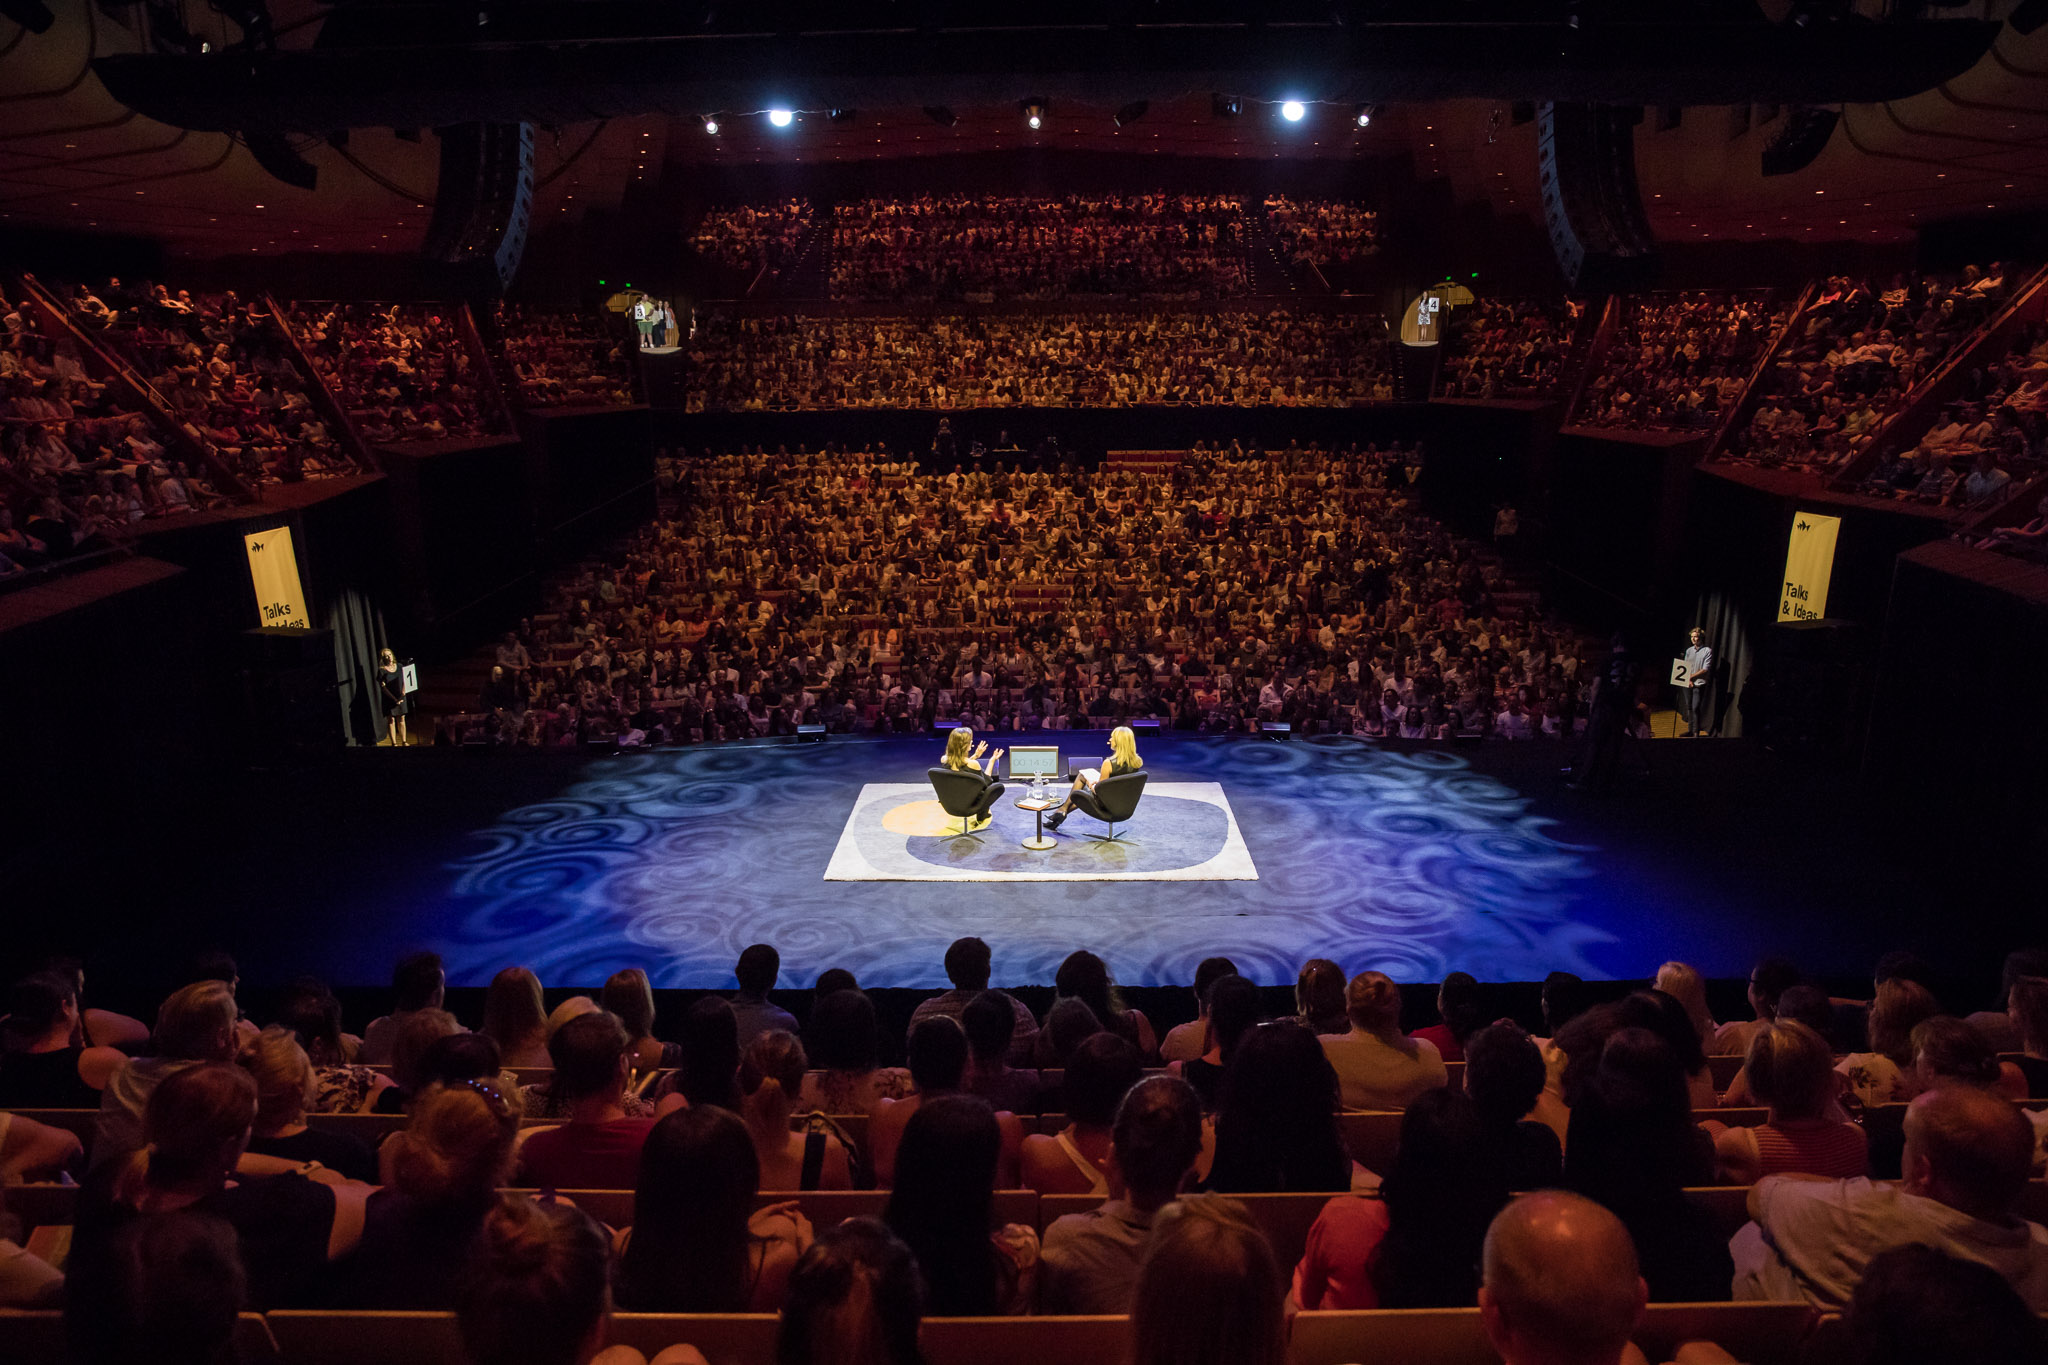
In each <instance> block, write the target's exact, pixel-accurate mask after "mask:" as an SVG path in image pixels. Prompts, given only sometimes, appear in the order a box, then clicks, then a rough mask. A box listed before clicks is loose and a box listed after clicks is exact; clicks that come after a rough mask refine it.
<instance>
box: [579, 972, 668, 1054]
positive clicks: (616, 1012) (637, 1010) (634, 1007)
mask: <svg viewBox="0 0 2048 1365" xmlns="http://www.w3.org/2000/svg"><path fill="white" fill-rule="evenodd" d="M597 1003H598V1006H599V1007H600V1008H602V1009H604V1010H606V1011H608V1012H610V1013H611V1014H612V1016H613V1017H615V1018H616V1019H617V1020H618V1021H619V1023H621V1024H622V1025H624V1026H625V1029H626V1038H627V1040H628V1045H629V1047H630V1049H631V1053H630V1055H631V1056H632V1058H633V1069H634V1070H635V1071H654V1070H657V1069H659V1068H661V1067H664V1066H673V1065H675V1064H676V1061H677V1059H678V1058H679V1056H680V1054H681V1051H682V1049H680V1048H672V1047H670V1046H669V1045H668V1044H666V1043H663V1042H662V1041H661V1040H660V1039H659V1038H656V1037H655V1036H654V987H653V986H652V985H651V984H650V983H649V982H648V980H647V973H646V972H644V971H642V970H641V969H640V968H638V967H624V968H621V969H620V970H618V971H616V972H613V973H612V974H611V975H610V976H609V977H607V978H606V979H605V983H604V990H603V991H602V992H601V993H600V994H599V996H598V1002H597Z"/></svg>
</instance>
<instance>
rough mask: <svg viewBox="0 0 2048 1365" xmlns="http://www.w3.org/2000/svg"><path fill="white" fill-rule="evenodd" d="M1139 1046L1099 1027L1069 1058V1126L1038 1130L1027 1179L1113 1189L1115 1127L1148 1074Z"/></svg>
mask: <svg viewBox="0 0 2048 1365" xmlns="http://www.w3.org/2000/svg"><path fill="white" fill-rule="evenodd" d="M1144 1074H1145V1073H1144V1066H1143V1059H1142V1058H1141V1057H1139V1056H1138V1049H1137V1048H1135V1047H1133V1046H1131V1045H1130V1044H1129V1043H1128V1042H1126V1041H1124V1040H1123V1039H1122V1038H1119V1037H1117V1036H1116V1035H1115V1034H1114V1033H1109V1032H1103V1033H1098V1034H1096V1035H1095V1036H1094V1037H1092V1038H1090V1039H1088V1040H1087V1041H1086V1042H1084V1043H1082V1044H1081V1046H1080V1047H1078V1048H1076V1049H1075V1050H1074V1055H1073V1056H1072V1057H1071V1058H1069V1059H1068V1061H1067V1071H1066V1081H1065V1084H1064V1086H1063V1093H1062V1098H1063V1100H1064V1102H1065V1104H1066V1108H1067V1118H1068V1123H1067V1126H1066V1127H1065V1128H1064V1129H1062V1130H1061V1131H1060V1132H1058V1133H1056V1134H1050V1135H1048V1134H1044V1133H1034V1134H1032V1135H1030V1136H1029V1137H1026V1138H1025V1139H1024V1144H1023V1147H1022V1149H1021V1151H1020V1153H1019V1155H1020V1157H1021V1165H1022V1172H1023V1183H1024V1185H1025V1186H1026V1187H1027V1188H1029V1189H1034V1190H1037V1191H1038V1192H1039V1193H1040V1194H1097V1195H1103V1196H1105V1197H1106V1196H1107V1195H1108V1194H1109V1148H1110V1131H1111V1129H1112V1127H1113V1126H1114V1125H1115V1123H1116V1111H1117V1106H1118V1105H1120V1104H1122V1103H1123V1098H1124V1093H1125V1092H1126V1091H1128V1090H1129V1089H1130V1088H1131V1087H1132V1086H1134V1085H1136V1084H1137V1083H1138V1081H1139V1080H1140V1079H1141V1078H1142V1077H1143V1076H1144Z"/></svg>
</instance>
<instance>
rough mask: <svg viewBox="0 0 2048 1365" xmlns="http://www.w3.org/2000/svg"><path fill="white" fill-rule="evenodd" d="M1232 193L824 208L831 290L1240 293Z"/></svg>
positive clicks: (957, 199)
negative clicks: (829, 227)
mask: <svg viewBox="0 0 2048 1365" xmlns="http://www.w3.org/2000/svg"><path fill="white" fill-rule="evenodd" d="M1245 226H1246V225H1245V205H1244V200H1243V199H1241V198H1238V197H1236V196H1233V195H1192V194H1165V193H1152V194H1133V195H1079V194H1075V195H1068V196H1066V197H1065V198H1063V199H1040V198H1030V197H1024V196H986V195H956V196H946V197H935V196H931V195H926V196H923V197H921V198H917V199H907V200H905V199H864V200H860V201H858V202H854V203H845V204H837V205H835V206H834V207H833V209H832V266H831V276H830V278H831V288H832V297H834V298H846V299H900V298H937V299H947V300H968V301H974V302H986V301H990V300H994V299H1062V298H1068V297H1072V296H1076V295H1108V294H1123V295H1134V296H1146V297H1155V298H1156V297H1169V298H1226V297H1230V296H1232V295H1241V294H1245V293H1248V292H1250V287H1251V284H1250V272H1249V271H1248V270H1247V269H1246V267H1245V260H1244V249H1245Z"/></svg>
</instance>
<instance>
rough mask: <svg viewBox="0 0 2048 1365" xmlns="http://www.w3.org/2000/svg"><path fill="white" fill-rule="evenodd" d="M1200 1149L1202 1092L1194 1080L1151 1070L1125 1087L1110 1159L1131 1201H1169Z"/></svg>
mask: <svg viewBox="0 0 2048 1365" xmlns="http://www.w3.org/2000/svg"><path fill="white" fill-rule="evenodd" d="M1201 1154H1202V1097H1201V1096H1200V1095H1198V1094H1196V1093H1195V1088H1194V1087H1193V1086H1191V1085H1189V1084H1188V1083H1187V1082H1186V1081H1184V1080H1182V1079H1181V1078H1180V1077H1178V1076H1147V1077H1145V1078H1144V1079H1143V1080H1140V1081H1139V1082H1138V1083H1137V1084H1136V1085H1133V1086H1132V1087H1131V1088H1130V1089H1129V1090H1127V1091H1125V1092H1124V1097H1123V1100H1122V1102H1121V1103H1119V1104H1118V1105H1117V1108H1116V1118H1115V1121H1114V1123H1113V1125H1112V1127H1111V1129H1110V1160H1111V1161H1112V1162H1113V1163H1114V1164H1115V1167H1116V1170H1117V1172H1118V1173H1119V1174H1120V1175H1121V1176H1122V1178H1123V1182H1124V1187H1125V1194H1126V1197H1127V1198H1128V1199H1129V1200H1130V1202H1131V1203H1133V1204H1135V1205H1137V1206H1138V1207H1139V1208H1141V1209H1156V1208H1158V1207H1160V1206H1161V1205H1163V1204H1165V1203H1167V1202H1168V1201H1169V1200H1171V1199H1172V1198H1173V1197H1174V1196H1175V1195H1177V1194H1179V1193H1180V1189H1181V1185H1182V1184H1183V1183H1184V1182H1185V1181H1186V1180H1187V1177H1188V1172H1189V1171H1190V1170H1192V1169H1193V1168H1194V1164H1195V1161H1196V1159H1197V1158H1198V1157H1200V1156H1201Z"/></svg>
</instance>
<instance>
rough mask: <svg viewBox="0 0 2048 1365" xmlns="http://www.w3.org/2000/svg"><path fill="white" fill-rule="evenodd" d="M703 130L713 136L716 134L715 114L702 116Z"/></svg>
mask: <svg viewBox="0 0 2048 1365" xmlns="http://www.w3.org/2000/svg"><path fill="white" fill-rule="evenodd" d="M704 131H705V132H707V133H709V134H710V135H711V136H713V137H717V136H718V119H717V118H716V117H715V116H713V115H711V114H706V115H705V116H704Z"/></svg>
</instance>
